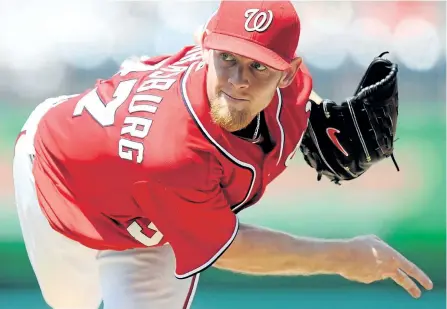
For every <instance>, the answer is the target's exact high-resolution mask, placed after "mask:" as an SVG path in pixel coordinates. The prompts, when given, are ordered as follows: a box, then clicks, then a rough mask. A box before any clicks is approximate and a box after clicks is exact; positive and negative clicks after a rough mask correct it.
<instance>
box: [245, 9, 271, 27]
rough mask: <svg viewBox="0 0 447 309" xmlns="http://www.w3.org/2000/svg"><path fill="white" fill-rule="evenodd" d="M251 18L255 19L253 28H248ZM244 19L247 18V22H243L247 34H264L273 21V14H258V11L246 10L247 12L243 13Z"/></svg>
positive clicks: (269, 11) (269, 12)
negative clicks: (254, 32)
mask: <svg viewBox="0 0 447 309" xmlns="http://www.w3.org/2000/svg"><path fill="white" fill-rule="evenodd" d="M267 13H268V17H267ZM255 16H256V17H255ZM253 17H255V19H254V21H253V26H250V22H251V20H252V19H253ZM245 18H247V20H246V21H245V30H247V31H248V32H253V31H257V32H264V31H265V30H267V29H268V27H269V26H270V24H271V23H272V21H273V13H272V11H271V10H268V11H267V12H259V9H248V10H247V11H245Z"/></svg>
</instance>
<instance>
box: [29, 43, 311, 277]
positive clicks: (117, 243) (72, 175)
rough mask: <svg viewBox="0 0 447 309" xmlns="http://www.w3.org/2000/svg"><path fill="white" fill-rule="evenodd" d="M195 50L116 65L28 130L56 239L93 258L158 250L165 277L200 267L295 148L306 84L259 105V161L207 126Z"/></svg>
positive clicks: (302, 74)
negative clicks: (165, 253) (167, 259)
mask: <svg viewBox="0 0 447 309" xmlns="http://www.w3.org/2000/svg"><path fill="white" fill-rule="evenodd" d="M201 60H202V59H201V50H200V49H199V48H198V47H194V46H190V47H185V48H184V49H182V50H181V51H180V52H179V53H177V54H176V55H173V56H162V57H156V58H152V59H148V60H146V61H141V62H136V63H133V64H131V65H130V66H128V65H123V66H122V68H121V70H120V71H119V72H118V73H117V74H115V75H114V76H113V77H111V78H110V79H107V80H100V81H98V82H97V84H96V86H95V88H93V89H89V90H87V91H85V92H84V93H82V94H79V95H76V96H72V97H69V98H68V99H66V100H65V101H62V102H59V103H58V104H56V105H55V106H54V107H52V108H51V109H50V110H49V111H48V112H47V113H46V114H45V115H44V116H43V118H42V119H41V120H40V122H39V124H38V128H37V131H36V135H35V139H34V143H35V151H36V157H35V163H34V176H35V182H36V189H37V194H38V199H39V202H40V205H41V207H42V209H43V211H44V214H45V215H46V217H47V218H48V220H49V222H50V224H51V226H52V227H53V228H54V229H55V230H56V231H58V232H60V233H61V234H63V235H65V236H67V237H69V238H71V239H73V240H75V241H78V242H80V243H81V244H83V245H85V246H87V247H90V248H94V249H98V250H105V249H110V250H125V249H130V248H139V247H145V246H159V245H165V244H170V245H171V246H172V248H173V251H174V254H175V256H176V263H177V265H176V276H177V277H178V278H186V277H188V276H190V275H193V274H195V273H197V272H199V271H201V270H203V269H205V268H206V267H208V266H210V265H211V264H212V263H213V262H214V261H215V260H216V259H217V258H218V257H219V256H220V255H221V254H222V253H223V252H224V251H225V249H226V248H227V247H228V246H229V245H230V244H231V242H232V241H233V239H234V238H235V236H236V233H237V229H238V221H237V217H236V215H235V214H236V213H237V212H238V211H240V210H241V209H243V208H245V207H248V206H251V205H253V204H255V203H256V202H257V201H258V200H259V199H260V198H261V197H262V195H263V193H264V191H265V188H266V186H267V185H268V184H269V183H270V182H271V181H273V180H274V179H275V178H276V177H277V176H278V175H279V174H280V173H282V172H283V171H284V169H285V168H286V166H287V163H288V161H289V160H290V158H291V157H292V156H293V155H294V153H295V152H296V150H297V149H298V146H299V143H300V141H301V138H302V136H303V133H304V131H305V130H306V128H307V121H308V117H309V110H308V105H307V104H306V103H307V101H308V98H309V94H310V91H311V89H312V82H311V77H310V76H309V74H308V73H307V71H306V70H305V69H304V68H303V69H300V71H299V72H298V74H297V77H296V82H295V83H293V84H292V85H291V86H289V87H287V88H285V89H278V90H277V92H276V94H275V96H274V98H273V99H272V102H271V104H270V105H269V106H268V107H267V108H266V109H265V111H264V115H265V121H266V124H267V126H268V129H269V132H270V136H271V139H272V141H273V142H274V148H273V150H272V151H270V152H269V153H268V154H264V152H263V151H262V149H261V148H260V147H259V146H258V145H255V144H252V143H250V142H248V141H245V140H243V139H241V138H239V137H237V136H235V135H233V134H231V133H229V132H227V131H225V130H223V129H222V128H220V127H219V126H217V125H216V124H214V123H213V122H212V120H211V116H210V113H209V112H210V108H209V104H208V100H207V95H206V85H205V80H206V70H207V69H206V66H205V65H204V63H203V62H202V61H201Z"/></svg>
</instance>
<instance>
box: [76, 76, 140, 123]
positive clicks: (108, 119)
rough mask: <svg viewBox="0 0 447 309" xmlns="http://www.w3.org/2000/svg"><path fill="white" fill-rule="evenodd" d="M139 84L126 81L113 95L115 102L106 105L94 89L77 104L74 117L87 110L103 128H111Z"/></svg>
mask: <svg viewBox="0 0 447 309" xmlns="http://www.w3.org/2000/svg"><path fill="white" fill-rule="evenodd" d="M136 83H137V80H136V79H132V80H126V81H123V82H121V83H119V85H118V87H117V88H116V90H115V92H114V93H113V100H112V101H110V102H108V103H107V104H104V103H103V102H102V101H101V98H100V97H99V96H98V92H97V89H96V88H95V89H93V90H92V91H90V92H89V93H88V94H86V95H85V96H84V97H83V98H81V99H80V100H79V102H78V104H76V107H75V110H74V112H73V116H81V115H82V112H83V111H84V110H86V111H87V112H89V114H90V115H91V116H92V117H93V119H95V120H96V121H97V122H98V123H99V124H100V125H101V126H103V127H107V126H111V125H112V124H113V123H114V122H115V113H116V111H117V109H118V108H119V107H120V106H121V105H122V104H123V103H124V102H125V101H126V100H127V98H128V97H129V96H130V94H131V93H132V89H133V87H134V86H135V84H136Z"/></svg>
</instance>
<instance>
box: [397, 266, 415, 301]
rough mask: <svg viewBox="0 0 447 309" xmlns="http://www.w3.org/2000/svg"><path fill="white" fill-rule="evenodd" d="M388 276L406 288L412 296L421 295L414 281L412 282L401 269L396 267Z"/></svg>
mask: <svg viewBox="0 0 447 309" xmlns="http://www.w3.org/2000/svg"><path fill="white" fill-rule="evenodd" d="M390 278H391V279H393V280H394V281H395V282H396V283H397V284H399V285H400V286H401V287H403V288H404V289H405V290H407V292H408V293H410V295H411V296H413V297H414V298H419V297H420V296H421V290H420V289H419V288H418V286H417V285H416V283H414V282H413V280H411V279H410V277H408V276H407V275H406V274H405V273H404V272H403V271H402V270H400V269H398V270H397V271H396V272H395V273H393V274H392V275H391V276H390Z"/></svg>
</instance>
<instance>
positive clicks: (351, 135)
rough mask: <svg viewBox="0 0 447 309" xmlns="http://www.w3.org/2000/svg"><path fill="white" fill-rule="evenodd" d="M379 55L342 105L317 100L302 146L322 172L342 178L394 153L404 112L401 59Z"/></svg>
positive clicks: (306, 156) (351, 176)
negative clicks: (399, 78)
mask: <svg viewBox="0 0 447 309" xmlns="http://www.w3.org/2000/svg"><path fill="white" fill-rule="evenodd" d="M384 54H386V52H385V53H382V54H381V55H379V56H378V57H376V58H374V59H373V61H372V62H371V64H370V65H369V67H368V69H367V70H366V72H365V74H364V76H363V78H362V80H361V81H360V83H359V86H358V88H357V90H356V91H355V92H354V96H353V97H351V98H348V99H346V100H345V101H343V102H342V103H341V105H338V104H336V103H335V102H333V101H330V100H323V102H322V103H321V104H315V102H312V110H311V114H310V119H309V126H308V129H307V131H306V133H305V134H304V137H303V140H302V143H301V146H300V149H301V152H302V153H303V155H304V159H305V160H306V162H307V163H308V164H309V165H310V166H311V167H313V168H314V169H315V170H316V171H317V173H318V177H317V179H318V180H320V179H321V177H322V175H325V176H327V177H328V178H329V179H330V180H331V181H333V182H335V183H337V184H339V183H340V181H343V180H352V179H355V178H357V177H359V176H360V175H362V174H363V173H365V172H366V171H367V170H368V169H369V168H370V167H371V166H372V165H373V164H375V163H377V162H379V161H381V160H382V159H384V158H388V157H390V156H391V158H392V159H393V162H394V164H395V165H396V168H397V170H398V171H399V167H398V166H397V163H396V160H395V159H394V156H393V150H394V148H393V144H394V142H395V136H396V125H397V116H398V105H399V104H398V102H399V100H398V84H397V71H398V67H397V64H395V63H392V62H391V61H389V60H388V59H385V58H383V55H384Z"/></svg>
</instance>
